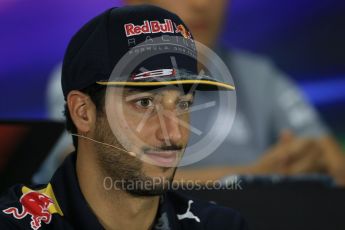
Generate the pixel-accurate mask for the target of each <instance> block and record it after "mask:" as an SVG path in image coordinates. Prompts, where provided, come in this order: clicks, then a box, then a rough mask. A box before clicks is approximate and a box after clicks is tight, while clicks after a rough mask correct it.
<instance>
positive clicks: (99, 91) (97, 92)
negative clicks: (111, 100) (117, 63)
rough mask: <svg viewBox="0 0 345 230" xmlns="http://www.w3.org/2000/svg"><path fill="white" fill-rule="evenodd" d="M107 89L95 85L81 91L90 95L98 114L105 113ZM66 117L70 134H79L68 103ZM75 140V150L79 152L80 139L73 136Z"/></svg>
mask: <svg viewBox="0 0 345 230" xmlns="http://www.w3.org/2000/svg"><path fill="white" fill-rule="evenodd" d="M105 89H106V87H105V86H103V85H99V84H93V85H91V86H88V87H86V88H84V89H81V90H79V91H80V92H82V93H85V94H87V95H89V97H90V99H91V101H92V102H93V103H94V104H95V106H96V111H97V113H98V112H103V111H104V102H105V100H104V98H105V92H106V90H105ZM64 114H65V117H66V124H65V125H66V129H67V131H69V132H70V133H77V132H78V130H77V127H76V126H75V124H74V123H73V120H72V118H71V114H70V112H69V109H68V106H67V103H65V111H64ZM72 139H73V145H74V148H75V149H76V150H77V149H78V137H76V136H72Z"/></svg>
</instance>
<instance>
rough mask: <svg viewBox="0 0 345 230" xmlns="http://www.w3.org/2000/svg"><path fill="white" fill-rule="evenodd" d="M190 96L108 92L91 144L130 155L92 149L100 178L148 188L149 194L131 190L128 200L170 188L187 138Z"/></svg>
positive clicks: (162, 92)
mask: <svg viewBox="0 0 345 230" xmlns="http://www.w3.org/2000/svg"><path fill="white" fill-rule="evenodd" d="M192 101H193V95H192V94H191V93H189V94H185V93H184V92H183V91H182V90H178V89H173V88H162V89H156V90H146V91H143V90H139V89H135V88H123V89H120V88H116V87H113V88H110V89H108V93H107V95H106V103H105V111H106V113H102V114H99V115H98V116H97V121H96V125H95V134H94V135H95V139H96V140H100V141H102V142H104V143H109V144H112V145H115V146H118V147H121V148H125V149H126V150H127V151H130V152H133V153H135V154H136V155H137V156H136V157H133V156H132V155H131V154H130V153H126V152H124V151H117V150H114V149H112V148H109V147H107V146H102V145H96V148H97V150H98V151H97V152H98V153H97V154H98V156H99V157H98V158H99V162H100V164H101V168H102V169H103V172H104V173H105V176H110V177H112V178H113V179H114V180H121V179H123V180H126V181H127V182H128V183H132V182H136V181H137V182H138V181H142V182H144V181H146V182H153V183H154V184H153V185H154V186H155V187H154V188H148V189H146V188H133V190H132V191H129V192H130V193H133V194H142V195H157V194H161V193H162V192H163V191H164V190H165V189H164V188H163V186H164V185H167V183H171V182H172V180H173V176H174V173H175V170H176V166H177V164H178V162H179V161H180V159H181V157H182V155H183V152H184V150H185V148H186V145H187V143H188V138H189V106H190V105H191V103H192Z"/></svg>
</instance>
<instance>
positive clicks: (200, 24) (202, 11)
mask: <svg viewBox="0 0 345 230" xmlns="http://www.w3.org/2000/svg"><path fill="white" fill-rule="evenodd" d="M229 2H230V1H228V0H215V1H212V0H127V3H128V4H133V3H148V4H153V5H157V6H159V7H162V8H165V9H167V10H169V11H171V12H174V13H176V14H177V15H178V16H180V17H181V18H182V20H183V21H184V22H185V23H186V24H187V26H188V27H189V29H190V30H191V32H192V34H193V36H194V37H195V40H197V41H199V42H201V43H203V44H204V45H206V46H209V47H212V46H213V45H214V43H215V42H216V40H217V37H218V34H219V31H220V29H221V26H222V21H223V18H224V15H225V12H226V9H227V5H228V3H229Z"/></svg>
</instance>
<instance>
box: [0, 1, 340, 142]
mask: <svg viewBox="0 0 345 230" xmlns="http://www.w3.org/2000/svg"><path fill="white" fill-rule="evenodd" d="M119 5H121V1H119V0H117V1H110V0H97V1H95V0H73V1H67V0H59V1H46V0H1V1H0V25H1V36H0V86H1V88H0V89H1V91H0V107H1V112H0V119H35V120H36V119H46V118H47V108H46V105H45V94H46V85H47V81H48V77H49V75H50V74H51V72H52V71H53V69H54V67H56V65H57V64H58V63H59V62H61V60H62V58H63V54H64V51H65V48H66V46H67V43H68V42H69V39H70V38H71V36H72V35H73V34H74V33H75V32H76V31H77V30H78V29H79V28H80V27H81V25H83V24H84V23H85V22H86V21H87V20H89V19H90V18H91V17H93V16H95V15H97V14H99V13H100V12H102V11H104V10H105V9H107V8H109V7H112V6H119ZM344 12H345V1H344V0H328V1H324V0H298V1H297V0H289V1H287V0H282V1H275V0H260V1H257V0H232V4H231V7H230V9H229V14H228V16H227V19H226V25H225V29H224V32H223V35H222V37H221V38H222V40H223V42H226V43H227V44H228V45H229V46H230V47H233V48H236V49H243V50H246V51H251V52H254V53H258V54H263V55H265V56H268V57H270V58H271V59H272V60H273V61H274V62H275V63H276V65H277V66H278V67H279V68H280V69H281V70H283V71H284V72H286V73H288V74H289V75H290V76H291V78H293V79H294V80H295V81H296V82H297V83H298V85H299V87H300V88H301V89H302V91H303V92H304V93H305V95H306V96H307V98H308V99H309V100H310V102H311V103H312V104H314V105H315V107H316V108H317V109H318V111H319V112H320V114H321V116H322V118H323V119H324V120H325V122H326V123H327V124H328V125H329V126H330V128H331V129H332V130H333V132H334V133H335V134H336V136H337V137H338V138H339V140H342V142H343V143H344V139H345V120H344V117H345V106H344V105H345V44H344V42H345V13H344Z"/></svg>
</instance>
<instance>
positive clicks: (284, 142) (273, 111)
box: [41, 0, 345, 185]
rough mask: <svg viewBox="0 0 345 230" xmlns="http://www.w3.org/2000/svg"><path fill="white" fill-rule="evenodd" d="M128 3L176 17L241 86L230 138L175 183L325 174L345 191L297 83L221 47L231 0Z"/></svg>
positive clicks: (332, 149) (327, 137) (340, 166)
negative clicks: (145, 5)
mask: <svg viewBox="0 0 345 230" xmlns="http://www.w3.org/2000/svg"><path fill="white" fill-rule="evenodd" d="M125 3H126V4H130V5H132V4H143V3H148V4H154V5H158V6H160V7H163V8H166V9H168V10H170V11H173V12H175V13H176V14H177V15H179V16H180V17H181V18H182V19H183V20H184V21H185V22H186V24H187V25H188V26H189V28H190V29H191V31H193V34H194V36H195V38H196V40H197V41H199V42H201V43H203V44H205V45H206V46H208V47H210V48H211V49H213V50H214V51H215V52H216V53H217V54H218V55H219V56H220V57H221V59H222V60H223V61H224V62H225V64H226V65H227V66H228V68H229V69H230V71H231V73H232V76H233V78H234V81H235V85H236V88H237V99H238V101H237V114H236V117H235V121H234V125H233V127H232V129H231V131H230V133H229V135H228V137H227V139H226V140H225V142H224V143H223V144H222V145H221V146H220V147H219V148H218V149H217V150H216V152H215V153H213V154H211V155H210V156H208V157H207V158H205V159H203V160H201V161H200V162H198V163H196V164H193V165H192V166H188V167H185V168H180V169H179V170H178V171H177V173H176V177H175V178H177V179H182V178H184V179H195V180H202V181H206V180H210V179H214V180H215V179H219V178H223V177H225V176H227V175H232V174H255V175H260V174H265V175H267V174H282V175H295V174H307V173H323V174H328V175H330V176H331V177H332V178H333V179H334V180H335V181H336V182H337V184H339V185H345V157H344V154H343V153H342V150H341V148H340V146H339V145H338V144H337V143H336V141H335V140H334V138H333V137H332V135H331V134H330V131H329V130H328V128H327V127H326V126H325V125H324V124H323V123H322V121H321V120H320V118H319V116H318V114H317V113H316V111H315V109H314V108H313V107H312V106H311V105H310V104H309V103H308V101H306V99H305V98H304V96H303V94H302V92H300V90H299V89H298V88H297V86H296V85H295V84H294V82H292V81H291V80H290V79H289V77H288V76H287V75H286V74H284V73H282V72H281V71H280V70H278V69H277V68H276V67H275V66H274V65H273V63H272V62H271V61H270V60H269V59H267V58H265V57H262V56H259V55H255V54H251V53H248V52H243V51H237V50H236V51H234V50H229V49H227V48H225V47H224V46H223V45H222V44H219V43H218V35H219V34H220V32H221V29H222V23H223V20H224V16H225V15H226V13H227V12H226V9H228V4H229V3H230V2H229V1H226V0H219V1H210V0H186V1H183V2H182V1H180V0H179V1H173V0H126V1H125ZM53 75H54V76H55V77H52V79H54V78H55V79H57V78H59V74H58V72H55V73H54V74H53ZM59 85H60V84H56V83H54V80H51V84H50V87H49V88H50V90H48V98H49V99H48V101H49V105H48V107H49V108H50V109H49V110H50V111H52V112H50V114H51V117H55V118H59V117H61V118H62V112H61V111H63V101H61V102H59V101H58V100H55V99H54V98H61V97H60V96H59V95H58V94H56V93H55V92H60V91H57V90H52V88H54V87H59ZM320 93H322V92H320ZM204 100H205V101H206V100H207V98H204ZM57 108H58V109H57ZM56 114H60V115H61V116H58V117H56ZM198 119H199V120H200V121H205V120H207V119H205V117H199V118H198ZM219 129H222V127H219ZM56 155H57V154H56ZM50 159H52V157H51V158H50ZM55 159H57V156H55ZM54 164H57V163H56V161H55V160H52V161H51V166H53V165H54ZM47 168H49V167H47ZM42 174H43V175H48V174H45V173H41V175H42Z"/></svg>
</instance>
